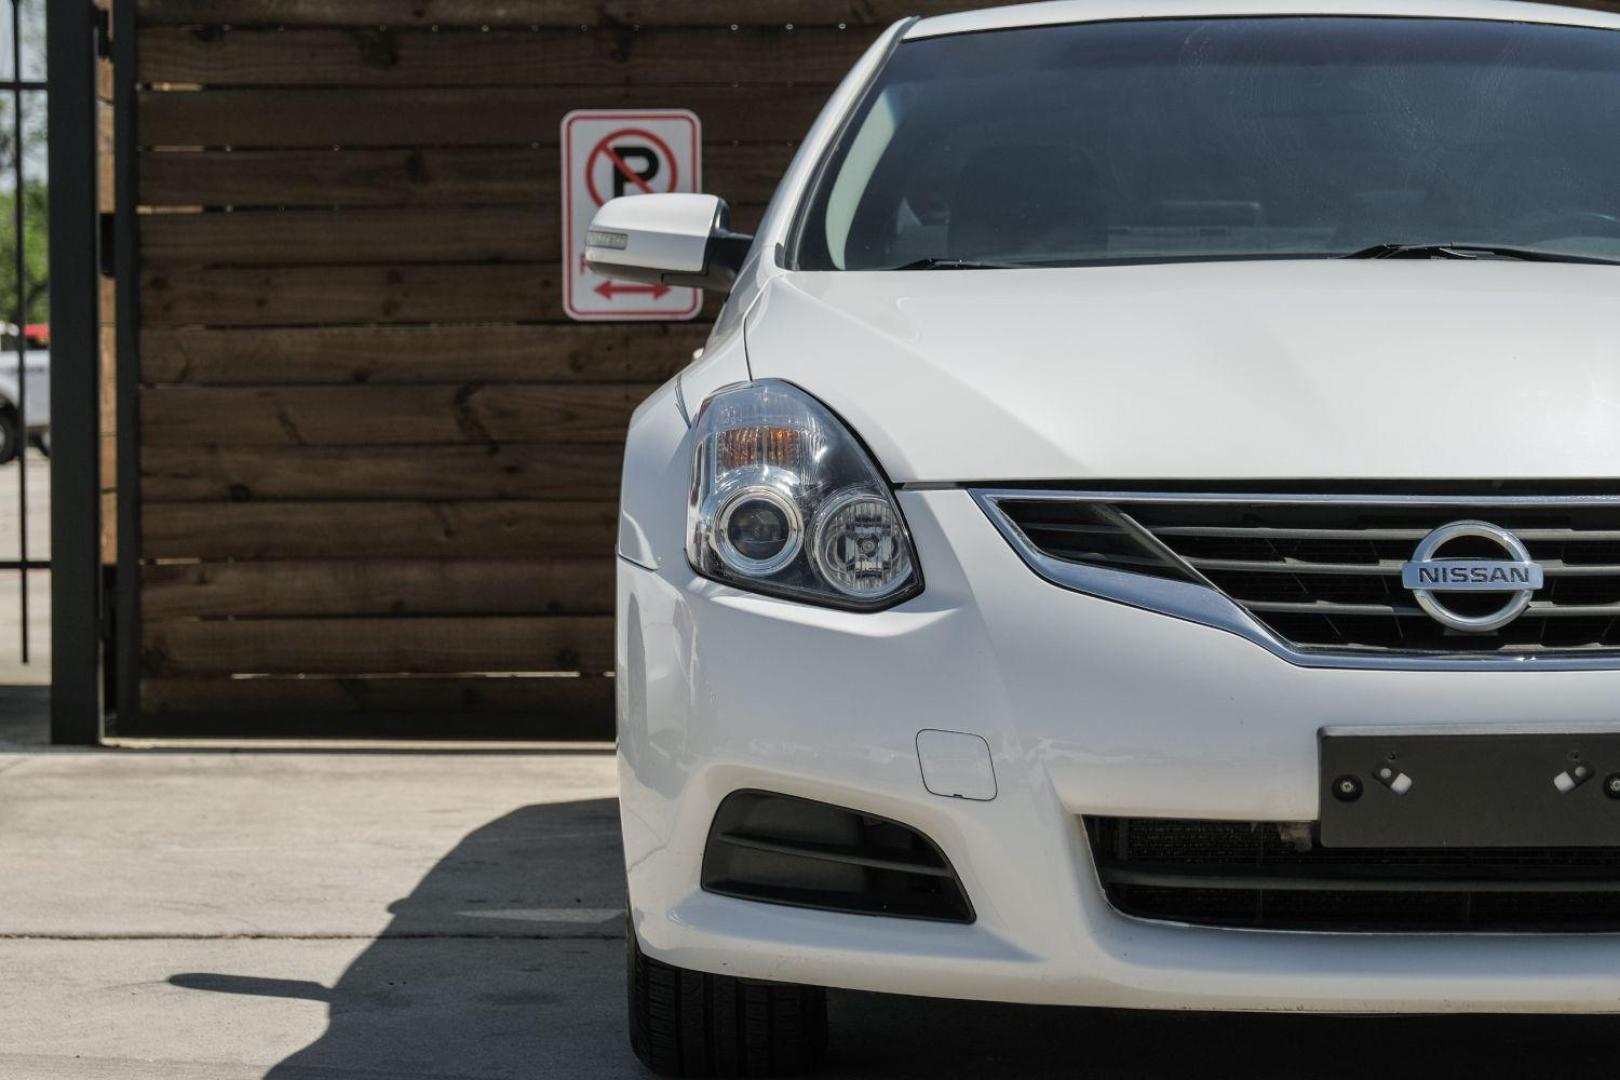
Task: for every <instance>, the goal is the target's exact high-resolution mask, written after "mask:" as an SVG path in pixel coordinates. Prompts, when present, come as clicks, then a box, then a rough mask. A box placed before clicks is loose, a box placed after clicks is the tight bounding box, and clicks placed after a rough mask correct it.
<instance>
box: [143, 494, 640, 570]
mask: <svg viewBox="0 0 1620 1080" xmlns="http://www.w3.org/2000/svg"><path fill="white" fill-rule="evenodd" d="M618 518H619V514H618V506H617V504H615V503H612V502H597V501H590V502H516V501H505V502H403V501H394V502H363V503H362V502H355V503H345V502H278V503H269V502H249V503H147V504H146V505H145V507H143V510H142V514H141V551H142V554H143V555H144V556H145V557H146V558H148V559H392V558H407V559H410V558H430V559H512V558H534V557H539V556H546V557H565V556H571V555H585V556H606V555H610V554H611V553H612V552H613V546H614V540H615V537H616V536H617V533H618Z"/></svg>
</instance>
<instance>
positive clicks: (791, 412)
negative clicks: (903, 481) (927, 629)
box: [686, 379, 922, 610]
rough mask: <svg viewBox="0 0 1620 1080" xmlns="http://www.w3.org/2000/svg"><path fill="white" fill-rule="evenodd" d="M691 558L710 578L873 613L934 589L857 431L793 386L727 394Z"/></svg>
mask: <svg viewBox="0 0 1620 1080" xmlns="http://www.w3.org/2000/svg"><path fill="white" fill-rule="evenodd" d="M686 554H687V558H688V559H689V560H690V561H691V563H692V568H693V569H695V570H696V571H697V572H698V573H700V574H702V575H704V576H705V577H709V578H713V579H714V580H716V581H723V582H725V583H727V584H729V585H735V586H737V587H739V588H744V589H750V590H753V591H755V592H764V593H771V594H773V595H777V596H785V597H790V598H792V599H794V600H804V601H808V602H811V603H820V604H829V605H833V606H836V607H846V608H858V609H861V610H873V609H877V608H881V607H888V606H891V605H893V604H897V603H899V602H900V601H902V600H905V599H908V598H910V597H912V596H915V595H916V594H917V593H918V592H919V591H921V588H922V578H921V575H920V573H919V572H918V569H917V559H916V555H915V553H914V552H913V550H912V546H911V536H910V534H909V533H908V532H907V531H906V523H905V519H904V518H902V517H901V516H900V507H899V506H898V505H896V504H895V501H894V496H893V494H892V493H891V492H890V491H889V485H888V482H887V481H886V480H885V479H884V478H883V474H882V473H881V472H880V471H879V470H878V468H877V465H876V464H874V463H873V461H872V459H871V457H870V456H869V455H868V454H867V452H866V450H865V448H864V447H862V446H861V444H860V442H859V441H858V440H857V439H856V438H855V437H854V436H853V435H851V434H850V432H849V429H847V428H846V427H844V425H843V424H842V423H840V422H839V421H838V418H837V417H835V416H833V414H832V413H830V412H828V411H827V409H826V407H825V406H823V405H822V404H821V403H820V402H818V401H816V400H815V399H814V398H812V397H810V395H808V394H806V393H805V392H804V391H802V390H800V389H798V388H797V387H795V386H792V385H790V384H788V383H784V382H778V381H776V380H772V379H765V380H761V381H759V382H754V383H748V384H745V385H742V386H736V387H731V388H729V389H726V390H721V391H720V392H719V393H717V394H715V395H714V396H713V397H711V398H710V399H709V400H708V401H706V402H705V403H704V405H703V409H702V411H701V412H700V413H699V415H698V419H697V439H696V450H695V452H694V455H693V460H692V489H691V497H690V499H689V501H688V506H687V532H686Z"/></svg>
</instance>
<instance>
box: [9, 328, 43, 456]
mask: <svg viewBox="0 0 1620 1080" xmlns="http://www.w3.org/2000/svg"><path fill="white" fill-rule="evenodd" d="M33 346H34V342H33V340H32V339H30V340H29V342H28V344H27V345H25V346H24V349H23V365H22V370H23V375H24V377H23V379H22V380H21V382H20V383H19V381H18V379H17V327H16V325H15V324H12V323H3V324H0V465H4V464H6V463H7V462H9V461H11V460H12V459H13V458H15V457H16V456H17V455H18V453H20V452H21V450H22V445H23V440H24V439H25V438H26V439H28V440H29V441H31V442H33V443H35V444H36V445H38V446H39V447H40V449H42V450H44V451H45V452H46V453H49V452H50V449H51V441H50V440H51V354H50V350H49V349H43V348H37V347H33ZM24 387H26V388H27V400H26V401H24V399H23V388H24ZM19 404H21V405H22V406H23V408H21V409H19V408H18V406H19ZM25 428H26V429H27V430H24V429H25Z"/></svg>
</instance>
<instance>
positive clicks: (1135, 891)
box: [1085, 817, 1620, 932]
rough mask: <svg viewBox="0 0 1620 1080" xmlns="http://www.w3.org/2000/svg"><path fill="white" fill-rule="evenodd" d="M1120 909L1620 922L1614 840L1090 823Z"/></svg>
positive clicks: (1434, 920) (1245, 916)
mask: <svg viewBox="0 0 1620 1080" xmlns="http://www.w3.org/2000/svg"><path fill="white" fill-rule="evenodd" d="M1085 826H1086V832H1087V835H1088V836H1089V837H1090V839H1091V850H1092V855H1093V858H1094V859H1095V861H1096V865H1097V873H1098V876H1099V877H1100V878H1101V880H1102V884H1103V889H1104V891H1105V892H1106V893H1107V896H1108V900H1109V902H1110V903H1111V904H1112V905H1113V906H1114V907H1115V908H1116V909H1117V910H1119V911H1121V912H1123V913H1124V914H1126V915H1134V916H1137V917H1139V918H1145V919H1156V920H1161V921H1169V922H1181V923H1193V924H1196V925H1202V926H1221V927H1235V928H1245V929H1263V930H1317V931H1393V932H1418V931H1430V932H1435V931H1480V932H1485V931H1501V932H1510V931H1549V932H1557V931H1564V932H1572V931H1574V932H1579V931H1585V932H1613V931H1617V930H1620V848H1527V849H1517V848H1443V849H1415V848H1398V849H1395V848H1324V847H1322V846H1321V845H1320V843H1318V842H1317V840H1316V830H1315V826H1314V825H1313V824H1310V823H1298V824H1278V823H1276V822H1246V821H1244V822H1234V821H1177V820H1161V819H1156V818H1101V817H1093V818H1087V819H1085Z"/></svg>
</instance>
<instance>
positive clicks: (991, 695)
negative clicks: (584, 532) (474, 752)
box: [587, 0, 1620, 1075]
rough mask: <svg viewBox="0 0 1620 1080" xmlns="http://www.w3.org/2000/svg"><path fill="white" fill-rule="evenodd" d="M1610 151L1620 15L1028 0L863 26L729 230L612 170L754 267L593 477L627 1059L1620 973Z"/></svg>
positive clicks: (1557, 994) (1444, 1005)
mask: <svg viewBox="0 0 1620 1080" xmlns="http://www.w3.org/2000/svg"><path fill="white" fill-rule="evenodd" d="M919 6H920V5H919ZM1617 178H1620V15H1617V14H1614V13H1601V12H1597V11H1588V10H1579V9H1576V8H1569V7H1559V6H1553V5H1550V4H1525V3H1514V2H1508V0H1058V2H1053V3H1048V4H1037V5H1026V6H1019V7H1007V8H1001V9H997V10H991V11H983V12H974V13H966V14H950V15H940V16H937V17H932V18H925V19H921V20H911V21H906V22H903V23H901V24H899V25H897V26H896V27H894V28H893V29H892V30H890V31H889V33H888V34H887V35H885V36H884V37H883V38H882V39H881V40H880V41H879V42H878V43H877V44H876V46H875V47H874V48H873V49H872V50H871V51H870V52H869V53H868V54H867V55H866V56H865V57H864V58H863V59H862V60H861V61H860V62H859V64H858V65H857V66H856V68H855V70H854V71H853V73H852V74H851V75H850V77H849V78H848V79H847V80H846V81H845V83H844V84H843V85H842V86H841V87H840V88H839V90H838V91H837V92H836V93H835V94H834V96H833V98H832V100H831V101H830V102H829V104H828V105H827V108H826V110H825V112H824V113H823V115H822V116H821V118H820V119H819V120H818V121H817V123H816V125H815V127H814V128H813V129H812V130H811V132H810V133H809V135H808V136H807V138H806V140H805V142H804V144H803V146H802V149H801V150H800V153H799V155H798V157H797V158H796V160H795V161H794V163H793V165H792V166H791V168H790V170H789V172H788V174H787V175H786V177H785V178H784V180H783V181H782V184H781V186H780V187H779V189H778V191H777V194H776V197H775V199H774V200H773V201H772V204H771V207H770V209H769V210H768V211H767V213H766V214H765V216H764V220H763V222H762V224H761V225H760V229H759V234H758V236H757V237H755V238H753V239H752V241H751V242H750V238H748V237H740V236H737V235H735V234H733V233H732V232H730V230H729V229H728V228H727V214H726V209H725V204H724V203H723V202H721V201H720V200H718V199H716V198H714V197H713V196H704V195H644V196H637V197H632V198H627V199H622V200H616V201H614V202H610V203H608V204H607V205H606V206H604V207H603V208H602V209H601V211H600V212H599V213H598V215H597V217H596V220H595V221H594V222H593V224H592V226H591V230H590V232H589V234H588V247H587V258H588V259H589V261H590V263H591V265H592V266H593V267H594V268H596V269H597V270H598V271H600V272H602V273H604V274H607V275H609V276H614V277H619V278H622V279H625V280H631V281H641V282H655V283H661V284H668V285H699V286H702V287H706V288H713V289H719V290H729V293H730V296H729V299H728V301H727V303H726V306H725V309H724V311H723V312H722V314H721V316H720V318H719V320H718V322H717V324H716V326H715V328H714V331H713V334H712V336H711V338H710V340H709V342H708V345H707V347H706V349H705V350H704V351H703V353H702V354H701V357H700V358H699V359H697V360H696V361H695V362H694V363H693V364H692V365H691V366H690V367H688V368H687V369H686V370H685V371H684V372H682V373H681V374H680V375H679V376H678V377H677V378H676V379H675V380H673V381H671V382H670V383H669V384H667V385H666V386H664V387H662V388H661V389H660V390H659V391H657V392H656V393H654V394H653V395H652V396H651V397H650V398H649V399H648V400H647V401H646V402H645V403H644V404H643V405H642V406H641V408H640V409H639V410H638V411H637V412H636V414H635V417H634V419H633V420H632V422H631V425H630V432H629V441H628V445H627V451H626V460H625V469H624V476H623V484H622V488H621V491H622V495H621V517H620V530H619V540H618V554H619V563H618V567H619V569H618V678H617V692H618V715H619V728H618V747H619V756H620V763H621V772H620V777H621V800H620V806H621V813H622V821H623V830H624V847H625V859H626V865H627V867H628V872H629V898H630V913H631V927H630V933H629V939H628V950H629V969H630V1020H631V1036H632V1043H633V1045H634V1046H635V1048H636V1051H637V1052H638V1053H639V1054H640V1055H641V1057H642V1059H643V1060H644V1061H646V1062H647V1063H648V1064H649V1065H650V1066H651V1067H652V1068H653V1069H654V1070H656V1071H659V1072H664V1073H669V1074H686V1075H699V1074H710V1073H718V1074H723V1075H738V1074H745V1075H747V1074H766V1073H772V1072H777V1073H781V1072H793V1071H800V1070H804V1069H808V1068H811V1067H813V1065H814V1064H815V1062H816V1060H817V1058H818V1055H819V1054H820V1053H821V1049H822V1045H823V1042H824V1040H825V1037H826V999H825V994H824V992H823V990H822V989H820V988H825V987H843V988H852V989H859V990H868V991H880V992H890V993H899V994H916V995H927V996H936V997H950V998H971V999H983V1000H997V1001H1009V1002H1029V1003H1041V1004H1067V1005H1088V1006H1110V1007H1124V1008H1157V1009H1199V1010H1275V1011H1287V1012H1323V1013H1435V1012H1476V1013H1486V1012H1580V1013H1613V1012H1620V182H1617ZM1200 1064H1201V1063H1200ZM1195 1067H1196V1066H1195ZM1372 1068H1373V1069H1374V1070H1376V1069H1377V1068H1378V1066H1376V1065H1374V1066H1372ZM1305 1069H1306V1071H1307V1072H1308V1071H1309V1067H1308V1066H1305ZM1075 1070H1076V1073H1077V1075H1078V1074H1083V1073H1085V1071H1086V1068H1085V1063H1084V1062H1076V1064H1075ZM1203 1071H1205V1072H1208V1071H1210V1070H1209V1067H1208V1066H1207V1065H1206V1066H1203ZM1215 1071H1216V1072H1217V1073H1219V1072H1221V1071H1222V1070H1221V1069H1220V1068H1219V1067H1218V1066H1217V1067H1216V1069H1215Z"/></svg>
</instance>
